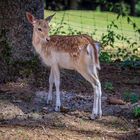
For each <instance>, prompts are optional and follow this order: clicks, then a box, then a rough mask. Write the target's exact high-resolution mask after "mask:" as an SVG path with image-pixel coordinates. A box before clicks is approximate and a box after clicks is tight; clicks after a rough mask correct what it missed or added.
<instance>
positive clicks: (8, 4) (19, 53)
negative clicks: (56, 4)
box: [0, 0, 44, 82]
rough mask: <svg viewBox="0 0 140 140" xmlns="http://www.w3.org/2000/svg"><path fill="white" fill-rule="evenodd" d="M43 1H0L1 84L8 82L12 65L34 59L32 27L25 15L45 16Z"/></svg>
mask: <svg viewBox="0 0 140 140" xmlns="http://www.w3.org/2000/svg"><path fill="white" fill-rule="evenodd" d="M43 3H44V1H43V0H3V1H0V37H1V38H0V65H1V66H0V82H3V81H5V80H7V77H8V75H12V73H10V64H11V63H12V64H13V63H16V62H25V61H29V60H31V59H32V57H33V49H32V48H33V47H32V43H31V40H32V27H31V25H30V24H29V23H28V22H27V19H26V16H25V13H26V11H28V12H31V13H32V14H33V15H35V16H36V17H37V18H43V16H44V5H43Z"/></svg>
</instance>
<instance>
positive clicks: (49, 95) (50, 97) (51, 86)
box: [47, 68, 54, 104]
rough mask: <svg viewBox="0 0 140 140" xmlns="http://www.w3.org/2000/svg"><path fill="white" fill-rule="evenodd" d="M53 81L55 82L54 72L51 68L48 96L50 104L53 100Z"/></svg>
mask: <svg viewBox="0 0 140 140" xmlns="http://www.w3.org/2000/svg"><path fill="white" fill-rule="evenodd" d="M53 83H54V74H53V70H52V68H51V71H50V76H49V93H48V98H47V104H50V103H51V102H52V90H53Z"/></svg>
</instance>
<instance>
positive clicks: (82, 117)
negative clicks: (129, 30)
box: [0, 64, 140, 140]
mask: <svg viewBox="0 0 140 140" xmlns="http://www.w3.org/2000/svg"><path fill="white" fill-rule="evenodd" d="M99 75H100V80H101V83H102V92H103V95H102V109H103V117H102V118H100V119H97V120H90V118H89V117H90V114H91V110H92V105H93V99H94V96H93V93H92V87H91V85H90V84H89V83H87V82H86V81H85V80H84V79H83V78H81V77H79V75H78V76H77V74H76V73H75V72H70V73H65V72H64V71H63V76H62V86H61V101H62V106H63V107H64V109H63V110H62V111H61V112H55V111H54V107H55V96H54V98H53V103H52V105H46V95H47V94H46V93H47V92H46V91H45V88H42V87H35V86H33V85H30V84H28V82H26V80H25V79H18V80H17V81H15V82H9V83H6V84H1V85H0V140H17V139H18V140H100V139H101V140H117V139H118V140H121V139H125V140H131V139H132V140H139V139H140V129H139V127H140V120H139V118H137V119H136V118H134V116H133V113H132V110H133V107H134V106H136V105H139V102H137V103H134V104H132V103H130V102H127V103H126V104H125V105H112V104H108V97H114V98H116V99H123V97H124V94H125V95H126V93H128V92H129V93H136V94H137V95H140V80H139V78H140V70H138V69H122V68H121V67H119V66H118V65H112V64H102V69H101V71H100V72H99ZM75 77H76V78H75ZM74 79H76V80H75V81H74ZM46 90H48V86H47V87H46ZM54 95H55V92H54Z"/></svg>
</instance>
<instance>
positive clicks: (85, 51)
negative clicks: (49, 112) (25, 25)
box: [26, 12, 102, 120]
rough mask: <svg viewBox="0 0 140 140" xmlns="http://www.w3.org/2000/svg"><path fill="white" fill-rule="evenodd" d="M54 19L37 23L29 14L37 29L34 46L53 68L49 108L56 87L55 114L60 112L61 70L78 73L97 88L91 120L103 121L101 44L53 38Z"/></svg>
mask: <svg viewBox="0 0 140 140" xmlns="http://www.w3.org/2000/svg"><path fill="white" fill-rule="evenodd" d="M54 15H55V14H53V15H50V16H48V17H47V18H45V19H37V18H36V17H34V16H33V15H32V14H31V13H30V12H26V17H27V20H28V22H29V23H30V24H31V25H32V27H33V35H32V44H33V46H34V48H35V51H36V53H37V54H39V56H40V57H41V60H42V61H43V63H44V64H45V65H46V66H48V67H50V75H49V91H48V97H47V104H49V103H50V102H52V91H53V86H54V85H55V89H56V105H55V111H58V112H59V111H60V107H61V101H60V69H69V70H75V71H77V72H78V73H80V74H81V75H82V76H83V77H84V78H85V79H86V80H87V81H88V82H89V83H90V84H91V85H92V87H93V90H94V103H93V109H92V113H91V116H90V118H91V119H93V120H94V119H96V118H101V116H102V109H101V96H102V91H101V83H100V80H99V77H98V70H99V69H100V62H99V53H98V51H99V43H98V42H96V41H94V40H93V39H92V37H91V36H89V35H86V34H81V35H52V36H50V35H49V30H50V21H51V20H52V18H53V16H54Z"/></svg>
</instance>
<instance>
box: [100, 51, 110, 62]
mask: <svg viewBox="0 0 140 140" xmlns="http://www.w3.org/2000/svg"><path fill="white" fill-rule="evenodd" d="M100 61H102V62H106V63H110V62H111V56H110V54H109V53H108V52H101V53H100Z"/></svg>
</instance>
